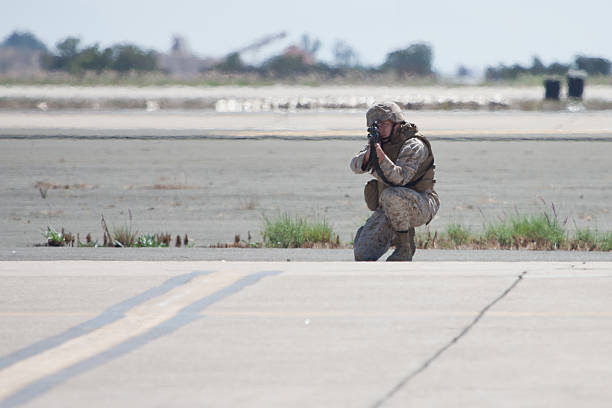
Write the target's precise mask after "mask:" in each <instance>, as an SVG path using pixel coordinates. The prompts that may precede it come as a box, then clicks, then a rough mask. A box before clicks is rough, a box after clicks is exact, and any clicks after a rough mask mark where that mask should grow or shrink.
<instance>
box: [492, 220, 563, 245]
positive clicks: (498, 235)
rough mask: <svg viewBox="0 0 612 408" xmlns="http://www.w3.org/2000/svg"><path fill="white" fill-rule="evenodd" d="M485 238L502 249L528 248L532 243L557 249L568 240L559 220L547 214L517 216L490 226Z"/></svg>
mask: <svg viewBox="0 0 612 408" xmlns="http://www.w3.org/2000/svg"><path fill="white" fill-rule="evenodd" d="M484 236H485V239H486V240H488V241H496V242H497V243H499V245H500V246H501V247H502V248H510V247H513V246H515V247H522V246H528V244H530V243H531V244H533V245H534V246H535V247H544V248H548V249H556V248H559V247H560V246H561V244H563V243H564V242H565V240H566V233H565V230H564V228H563V227H562V226H561V225H560V223H559V221H558V220H557V218H556V217H550V216H549V215H548V214H546V213H544V214H536V215H515V216H512V217H509V218H507V219H505V220H502V221H501V222H499V223H498V224H490V225H489V226H488V227H487V229H486V231H485V234H484Z"/></svg>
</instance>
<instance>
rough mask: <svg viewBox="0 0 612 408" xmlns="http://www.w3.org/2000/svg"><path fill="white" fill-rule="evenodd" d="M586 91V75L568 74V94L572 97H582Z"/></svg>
mask: <svg viewBox="0 0 612 408" xmlns="http://www.w3.org/2000/svg"><path fill="white" fill-rule="evenodd" d="M583 92H584V76H582V75H575V76H574V75H568V76H567V96H568V97H570V98H577V99H582V93H583Z"/></svg>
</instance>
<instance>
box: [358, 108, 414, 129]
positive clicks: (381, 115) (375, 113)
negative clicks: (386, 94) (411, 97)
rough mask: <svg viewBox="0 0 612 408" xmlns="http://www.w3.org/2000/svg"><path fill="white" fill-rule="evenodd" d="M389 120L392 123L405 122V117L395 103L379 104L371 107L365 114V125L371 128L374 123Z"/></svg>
mask: <svg viewBox="0 0 612 408" xmlns="http://www.w3.org/2000/svg"><path fill="white" fill-rule="evenodd" d="M384 120H390V121H391V122H393V123H398V122H406V116H404V114H403V113H402V110H401V109H400V107H399V106H397V103H395V102H381V103H377V104H376V105H374V106H372V107H371V108H370V109H368V112H367V113H366V121H367V125H368V126H371V125H372V123H374V122H375V121H379V122H382V121H384Z"/></svg>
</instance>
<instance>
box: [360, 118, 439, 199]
mask: <svg viewBox="0 0 612 408" xmlns="http://www.w3.org/2000/svg"><path fill="white" fill-rule="evenodd" d="M397 126H399V129H397V128H396V129H394V132H393V135H392V136H391V140H390V141H388V142H387V143H383V145H382V149H383V151H384V152H385V154H386V155H387V157H388V158H389V159H390V160H391V161H392V162H393V163H394V164H396V162H397V157H398V156H399V153H400V151H401V149H402V146H403V145H404V143H405V142H406V141H408V140H409V139H412V138H415V139H419V140H420V141H421V142H423V144H424V145H425V146H427V151H428V154H429V155H428V156H427V159H425V160H424V161H423V162H422V163H421V164H420V165H419V168H418V169H417V171H416V173H415V174H414V176H413V177H412V179H411V180H410V181H409V182H408V183H407V184H405V185H403V186H401V187H407V188H411V189H413V190H415V191H417V192H419V193H421V192H424V191H427V190H433V188H434V184H435V182H436V180H435V179H434V177H435V168H436V166H435V165H434V156H433V151H432V149H431V144H430V143H429V140H427V138H426V137H425V136H423V135H422V134H420V133H419V131H418V129H417V127H416V125H415V124H413V123H405V122H401V123H399V124H398V125H397ZM372 174H376V171H375V170H372ZM387 187H392V186H389V185H387V184H386V183H385V182H384V181H382V180H380V179H375V180H370V181H369V182H368V183H367V184H366V188H365V191H364V195H365V199H366V204H367V205H368V208H369V209H370V210H372V211H374V210H375V209H376V208H377V207H378V202H379V199H380V195H381V194H382V192H383V190H384V189H385V188H387Z"/></svg>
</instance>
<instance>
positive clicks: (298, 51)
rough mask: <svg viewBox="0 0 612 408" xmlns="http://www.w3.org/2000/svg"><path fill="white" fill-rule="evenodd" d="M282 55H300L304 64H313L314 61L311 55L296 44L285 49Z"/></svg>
mask: <svg viewBox="0 0 612 408" xmlns="http://www.w3.org/2000/svg"><path fill="white" fill-rule="evenodd" d="M284 55H289V56H292V57H302V62H303V63H304V65H314V63H315V61H314V58H313V56H312V55H311V54H310V53H309V52H308V51H306V50H304V49H302V48H300V47H298V46H296V45H291V46H289V47H287V49H285V52H284Z"/></svg>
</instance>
